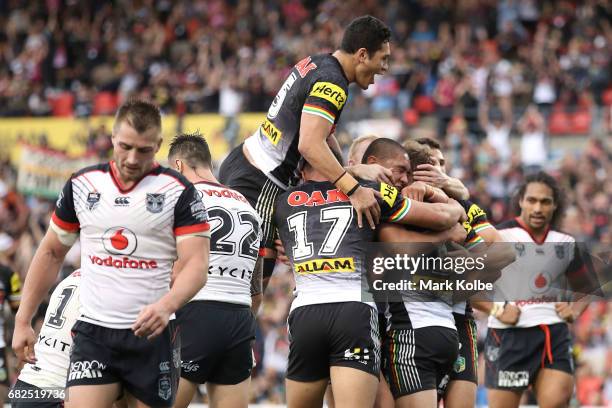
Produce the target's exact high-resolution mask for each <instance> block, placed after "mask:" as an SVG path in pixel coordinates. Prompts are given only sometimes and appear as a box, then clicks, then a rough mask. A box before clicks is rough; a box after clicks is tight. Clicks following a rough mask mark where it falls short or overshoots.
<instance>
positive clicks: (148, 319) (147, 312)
mask: <svg viewBox="0 0 612 408" xmlns="http://www.w3.org/2000/svg"><path fill="white" fill-rule="evenodd" d="M171 314H172V313H171V312H170V311H169V310H168V309H167V308H166V307H164V306H163V305H162V304H160V302H156V303H153V304H152V305H147V306H145V307H144V308H143V309H142V310H141V311H140V313H139V314H138V318H137V319H136V323H134V324H133V325H132V331H133V332H134V334H135V335H136V336H138V337H145V336H146V338H147V339H148V340H151V339H152V338H154V337H156V336H159V335H160V334H162V332H163V331H164V329H165V328H166V326H167V325H168V321H169V320H170V315H171Z"/></svg>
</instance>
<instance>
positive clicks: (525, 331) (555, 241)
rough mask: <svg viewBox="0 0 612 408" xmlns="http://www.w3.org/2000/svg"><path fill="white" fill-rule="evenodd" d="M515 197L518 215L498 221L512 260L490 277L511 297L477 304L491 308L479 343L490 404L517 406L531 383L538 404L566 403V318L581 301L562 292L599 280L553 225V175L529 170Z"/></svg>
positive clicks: (592, 286)
mask: <svg viewBox="0 0 612 408" xmlns="http://www.w3.org/2000/svg"><path fill="white" fill-rule="evenodd" d="M517 197H518V208H519V209H520V215H519V216H518V217H516V218H515V219H513V220H511V221H508V222H506V223H504V224H502V225H500V226H499V227H498V230H499V233H500V234H501V235H502V237H503V239H504V240H505V241H506V242H514V243H515V244H514V247H515V249H516V255H517V261H516V262H515V263H514V264H512V265H511V266H509V267H508V268H506V269H505V270H504V271H503V275H502V278H501V279H500V280H499V281H498V282H497V284H496V285H497V287H498V288H500V289H502V290H503V293H504V295H505V297H506V300H511V301H510V302H496V303H486V304H485V303H481V304H479V305H481V306H480V307H479V308H481V307H482V308H483V309H484V311H486V312H489V313H490V314H491V317H489V330H488V333H487V338H486V342H485V359H486V379H485V383H486V386H487V388H488V389H489V404H490V406H491V407H493V408H506V407H518V406H519V402H520V399H521V395H522V393H523V391H524V390H526V389H527V387H528V386H530V385H531V386H533V387H534V391H535V395H536V398H537V401H538V405H539V406H540V407H544V408H549V407H550V408H552V407H555V408H557V407H567V406H568V405H569V401H570V398H571V396H572V392H573V388H574V379H573V372H574V366H573V360H572V355H571V349H572V345H571V339H570V333H569V328H568V323H571V322H573V321H574V320H575V319H576V318H577V317H578V316H579V315H580V313H582V311H583V310H584V309H585V307H586V306H587V303H586V302H585V301H581V302H572V301H569V302H568V301H561V300H564V299H563V297H565V300H572V297H566V296H565V295H564V294H563V293H565V292H566V291H569V290H574V291H578V292H579V293H581V294H584V293H591V292H592V291H594V290H596V289H597V280H596V279H595V278H594V277H593V275H591V274H590V271H591V268H590V263H589V258H588V257H587V256H586V255H587V254H586V253H585V252H584V251H582V250H579V244H578V243H577V242H576V241H575V239H574V238H573V237H572V236H570V235H567V234H565V233H562V232H560V231H558V230H556V228H555V226H556V225H557V222H559V221H560V220H561V217H562V215H563V202H564V200H563V193H562V191H561V190H560V188H559V187H558V186H557V183H556V181H555V180H554V179H553V178H552V177H551V176H550V175H548V174H546V173H544V172H538V173H535V174H532V175H529V176H527V178H526V179H525V181H524V183H523V184H522V185H521V186H520V188H519V190H518V194H517ZM516 282H521V284H520V285H518V284H517V283H516ZM574 293H577V292H574ZM579 296H580V295H578V296H575V297H574V298H573V299H576V298H578V297H579ZM555 300H556V302H555ZM483 306H484V307H483ZM506 315H514V316H517V315H519V318H518V321H516V320H517V319H514V322H515V323H516V324H511V323H510V324H508V322H507V321H506V319H504V318H503V316H506Z"/></svg>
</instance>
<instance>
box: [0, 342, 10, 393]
mask: <svg viewBox="0 0 612 408" xmlns="http://www.w3.org/2000/svg"><path fill="white" fill-rule="evenodd" d="M0 385H4V386H6V387H8V386H9V385H10V383H9V376H8V364H7V361H6V347H2V348H0Z"/></svg>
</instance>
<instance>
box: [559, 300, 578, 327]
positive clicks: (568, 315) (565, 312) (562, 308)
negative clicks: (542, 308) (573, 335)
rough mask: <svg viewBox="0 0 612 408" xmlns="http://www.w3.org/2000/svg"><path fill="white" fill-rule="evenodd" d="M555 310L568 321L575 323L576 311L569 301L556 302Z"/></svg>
mask: <svg viewBox="0 0 612 408" xmlns="http://www.w3.org/2000/svg"><path fill="white" fill-rule="evenodd" d="M555 311H556V312H557V315H558V316H559V317H560V318H562V319H563V320H565V321H566V322H568V323H573V322H574V320H576V313H575V312H574V309H572V304H571V303H569V302H557V303H555Z"/></svg>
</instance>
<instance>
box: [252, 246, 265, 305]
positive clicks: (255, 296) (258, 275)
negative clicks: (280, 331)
mask: <svg viewBox="0 0 612 408" xmlns="http://www.w3.org/2000/svg"><path fill="white" fill-rule="evenodd" d="M262 277H263V257H261V256H260V257H258V258H257V262H255V268H254V269H253V276H252V277H251V311H253V314H254V315H257V312H258V311H259V306H261V300H262V299H263V294H262V293H263V287H262V281H263V279H262Z"/></svg>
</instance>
